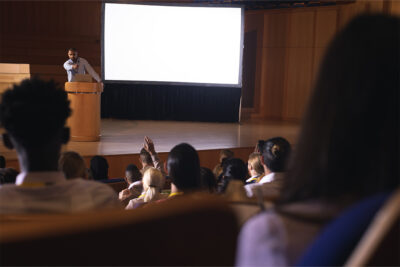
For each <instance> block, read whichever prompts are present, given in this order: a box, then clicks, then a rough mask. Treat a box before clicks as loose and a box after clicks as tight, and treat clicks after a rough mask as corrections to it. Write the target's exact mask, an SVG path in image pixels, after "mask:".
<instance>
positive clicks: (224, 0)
mask: <svg viewBox="0 0 400 267" xmlns="http://www.w3.org/2000/svg"><path fill="white" fill-rule="evenodd" d="M194 2H195V3H208V4H232V5H244V6H245V9H246V10H259V9H281V8H296V7H315V6H332V5H337V4H346V3H349V2H354V0H353V1H346V0H339V1H338V0H323V1H298V0H292V1H282V0H259V1H249V0H196V1H194Z"/></svg>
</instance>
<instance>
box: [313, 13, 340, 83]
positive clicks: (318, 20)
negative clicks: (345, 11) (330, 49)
mask: <svg viewBox="0 0 400 267" xmlns="http://www.w3.org/2000/svg"><path fill="white" fill-rule="evenodd" d="M336 31H337V10H336V9H323V10H316V16H315V39H314V40H315V44H314V55H313V71H312V77H313V78H312V81H314V79H315V78H316V76H317V74H318V69H319V65H320V62H321V59H322V57H323V55H324V53H325V50H326V47H327V46H328V44H329V43H330V41H331V40H332V38H333V36H334V35H335V33H336Z"/></svg>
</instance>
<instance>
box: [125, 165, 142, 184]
mask: <svg viewBox="0 0 400 267" xmlns="http://www.w3.org/2000/svg"><path fill="white" fill-rule="evenodd" d="M125 172H128V173H130V174H131V177H129V178H128V177H127V178H128V180H129V182H130V183H133V182H136V181H140V180H141V179H142V173H141V172H140V170H139V168H138V167H137V166H136V165H135V164H129V165H128V166H126V169H125Z"/></svg>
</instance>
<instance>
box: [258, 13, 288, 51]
mask: <svg viewBox="0 0 400 267" xmlns="http://www.w3.org/2000/svg"><path fill="white" fill-rule="evenodd" d="M288 18H289V14H288V13H287V12H279V11H275V12H270V13H265V15H264V42H263V47H285V46H286V43H287V36H288V32H287V30H288Z"/></svg>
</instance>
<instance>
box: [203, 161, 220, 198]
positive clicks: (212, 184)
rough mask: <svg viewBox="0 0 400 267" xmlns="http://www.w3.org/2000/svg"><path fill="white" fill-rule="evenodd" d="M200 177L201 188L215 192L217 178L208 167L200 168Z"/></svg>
mask: <svg viewBox="0 0 400 267" xmlns="http://www.w3.org/2000/svg"><path fill="white" fill-rule="evenodd" d="M200 178H201V185H202V188H203V189H205V190H207V191H209V192H210V193H213V192H215V190H216V188H217V180H216V179H215V176H214V174H213V172H212V171H211V170H210V169H209V168H205V167H201V168H200Z"/></svg>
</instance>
